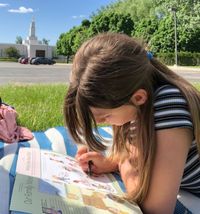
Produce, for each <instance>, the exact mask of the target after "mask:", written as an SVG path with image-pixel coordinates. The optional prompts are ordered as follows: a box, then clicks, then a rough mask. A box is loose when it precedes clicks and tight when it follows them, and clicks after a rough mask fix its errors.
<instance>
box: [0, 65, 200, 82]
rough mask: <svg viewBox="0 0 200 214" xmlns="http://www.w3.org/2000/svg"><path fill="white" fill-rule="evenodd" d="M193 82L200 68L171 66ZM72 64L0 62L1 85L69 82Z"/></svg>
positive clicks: (198, 75)
mask: <svg viewBox="0 0 200 214" xmlns="http://www.w3.org/2000/svg"><path fill="white" fill-rule="evenodd" d="M170 68H171V69H172V70H174V71H175V72H177V73H178V74H179V75H181V76H183V77H184V78H186V79H187V80H189V81H191V82H200V68H187V67H174V66H172V67H170ZM70 70H71V65H70V64H55V65H30V64H28V65H23V64H20V63H11V62H0V85H5V84H8V83H10V84H12V83H17V84H24V83H26V84H28V83H64V84H65V83H68V82H69V75H70Z"/></svg>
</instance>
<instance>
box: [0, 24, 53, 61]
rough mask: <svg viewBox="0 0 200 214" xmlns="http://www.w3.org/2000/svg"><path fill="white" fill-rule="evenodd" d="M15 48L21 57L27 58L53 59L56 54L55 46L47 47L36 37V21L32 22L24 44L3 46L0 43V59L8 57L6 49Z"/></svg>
mask: <svg viewBox="0 0 200 214" xmlns="http://www.w3.org/2000/svg"><path fill="white" fill-rule="evenodd" d="M9 47H15V48H16V49H17V50H18V51H19V54H20V55H21V56H25V57H30V58H32V57H48V58H52V57H53V56H54V54H55V48H56V47H55V46H50V45H45V44H42V42H41V41H39V40H38V39H37V37H36V35H35V21H34V20H32V22H31V24H30V29H29V36H28V37H27V39H25V40H23V42H22V44H3V43H0V57H6V54H5V49H6V48H9Z"/></svg>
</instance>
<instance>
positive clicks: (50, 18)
mask: <svg viewBox="0 0 200 214" xmlns="http://www.w3.org/2000/svg"><path fill="white" fill-rule="evenodd" d="M113 2H116V0H56V1H53V0H0V43H15V41H16V37H17V36H21V37H22V38H23V39H26V37H27V36H28V33H29V26H30V23H31V21H32V20H33V19H34V20H35V25H36V36H37V38H38V40H42V39H43V38H45V39H47V40H49V44H50V45H56V41H57V40H58V38H59V36H60V34H61V33H64V32H67V31H68V30H69V29H71V28H72V27H73V26H78V25H80V24H81V21H82V20H83V19H90V16H91V15H92V14H93V13H95V12H97V10H98V9H100V8H101V7H102V6H106V5H109V4H111V3H113Z"/></svg>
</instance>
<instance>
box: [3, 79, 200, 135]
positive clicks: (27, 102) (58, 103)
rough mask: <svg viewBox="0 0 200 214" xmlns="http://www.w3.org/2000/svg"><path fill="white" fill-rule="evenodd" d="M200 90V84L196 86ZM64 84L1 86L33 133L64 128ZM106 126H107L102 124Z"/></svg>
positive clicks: (10, 102) (9, 102)
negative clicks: (52, 128) (57, 127)
mask: <svg viewBox="0 0 200 214" xmlns="http://www.w3.org/2000/svg"><path fill="white" fill-rule="evenodd" d="M194 85H195V87H196V88H198V89H199V90H200V83H196V84H194ZM66 91H67V86H66V85H64V84H55V85H54V84H49V85H46V84H33V85H5V86H0V96H1V98H2V100H3V101H4V102H6V103H8V104H10V105H12V106H14V107H15V109H16V111H17V113H18V119H17V122H18V124H19V125H21V126H25V127H27V128H29V129H30V130H32V131H45V130H46V129H48V128H51V127H55V126H63V125H64V120H63V102H64V97H65V94H66ZM101 125H105V124H101Z"/></svg>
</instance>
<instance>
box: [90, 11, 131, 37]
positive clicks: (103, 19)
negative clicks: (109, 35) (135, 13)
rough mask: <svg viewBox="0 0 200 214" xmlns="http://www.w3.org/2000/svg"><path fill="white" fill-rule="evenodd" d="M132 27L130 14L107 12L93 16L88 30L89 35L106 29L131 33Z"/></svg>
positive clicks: (106, 30)
mask: <svg viewBox="0 0 200 214" xmlns="http://www.w3.org/2000/svg"><path fill="white" fill-rule="evenodd" d="M133 29H134V22H133V20H132V19H131V16H130V14H125V15H124V14H121V13H115V12H109V13H100V14H99V15H97V16H95V17H93V19H92V21H91V25H90V29H89V31H90V34H91V35H95V34H97V33H102V32H108V31H111V32H120V33H125V34H127V35H131V33H132V31H133Z"/></svg>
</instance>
